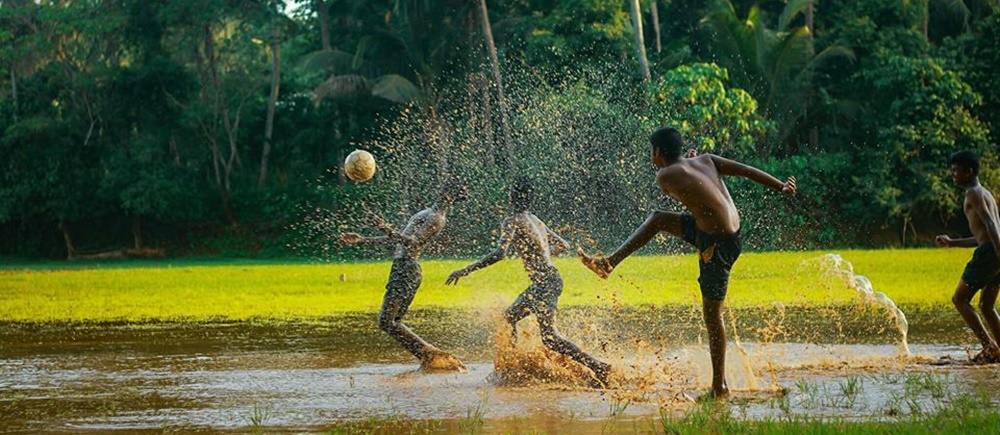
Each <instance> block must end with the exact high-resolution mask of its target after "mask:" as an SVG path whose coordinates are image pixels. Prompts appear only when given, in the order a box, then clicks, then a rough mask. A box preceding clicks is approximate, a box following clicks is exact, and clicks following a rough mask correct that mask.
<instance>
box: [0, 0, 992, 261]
mask: <svg viewBox="0 0 1000 435" xmlns="http://www.w3.org/2000/svg"><path fill="white" fill-rule="evenodd" d="M996 7H997V2H995V1H987V0H965V1H961V0H923V1H908V0H898V1H882V0H823V1H816V0H788V1H781V0H758V1H744V0H712V1H708V2H705V1H694V0H671V1H664V0H659V1H654V0H641V1H634V0H630V1H623V0H592V1H586V2H579V1H566V0H498V1H484V0H384V1H369V0H313V1H309V2H305V1H303V2H295V3H286V2H282V1H277V0H274V1H271V0H259V1H235V0H198V1H190V0H172V1H166V0H160V1H139V0H90V1H72V2H71V1H41V2H35V1H30V0H15V1H6V0H5V1H0V168H2V169H0V171H2V173H0V237H2V238H3V240H4V242H3V243H2V244H0V255H14V256H28V257H34V256H37V257H69V258H74V257H81V256H88V255H94V254H100V255H107V256H119V255H125V256H128V255H141V256H146V255H160V254H162V253H166V254H167V255H199V254H218V253H222V254H226V255H253V256H285V255H303V254H304V255H313V254H316V253H329V254H330V255H336V256H340V255H345V254H348V255H353V254H354V251H346V252H345V251H341V250H340V249H339V248H337V247H335V246H332V245H331V243H330V241H331V240H332V236H333V235H334V233H335V232H336V231H339V230H341V229H344V228H347V227H352V228H353V227H358V226H361V227H363V226H362V224H361V223H360V222H356V221H355V220H354V219H353V218H354V217H355V216H359V215H360V213H358V209H357V206H358V205H359V203H361V202H365V203H367V204H368V207H369V208H372V209H377V210H382V211H384V214H386V216H387V218H391V219H392V220H396V221H398V220H401V219H402V218H403V217H405V216H406V215H408V214H409V213H412V212H413V211H415V210H416V209H418V208H419V207H421V206H423V205H427V204H429V202H430V201H432V200H433V194H434V190H435V186H436V184H437V183H438V182H439V181H440V180H441V179H442V177H444V176H446V174H454V175H457V176H460V177H463V179H466V180H468V183H469V184H470V187H471V188H472V190H473V193H474V197H475V198H476V200H475V201H472V202H470V204H467V205H465V206H462V207H459V208H458V209H456V212H455V214H454V216H453V219H452V222H453V224H452V225H451V226H450V227H449V229H448V230H447V232H446V233H445V234H444V235H443V238H442V240H443V241H445V242H448V243H446V244H445V245H444V246H443V247H439V248H438V250H437V251H436V252H437V253H439V254H444V255H458V254H462V255H467V254H472V253H477V252H480V251H481V250H482V246H483V245H484V244H488V243H489V242H490V240H491V239H492V237H493V235H492V233H491V231H492V230H493V229H494V228H495V227H496V225H497V218H498V217H499V216H500V215H501V214H502V207H503V205H504V200H505V191H506V185H507V182H508V181H509V180H510V179H511V178H512V174H513V173H523V172H526V173H528V174H530V175H531V176H532V177H533V178H535V179H536V180H537V181H538V182H539V183H538V184H539V185H540V186H541V187H540V189H539V191H538V193H539V196H540V201H539V206H538V207H537V208H538V209H537V210H536V211H537V212H538V214H539V215H542V216H543V217H545V218H547V219H551V220H552V221H553V222H552V224H553V225H554V226H556V227H560V226H561V227H563V228H564V230H565V231H567V232H569V233H570V234H571V235H573V236H574V237H575V238H576V239H577V241H581V242H582V241H585V239H587V238H588V237H591V236H593V237H597V238H598V240H601V247H602V248H605V249H607V248H610V247H611V246H607V245H605V243H607V244H611V243H613V242H614V241H616V240H618V239H620V238H621V237H623V236H624V235H625V232H627V231H628V229H629V228H631V227H632V226H634V225H635V224H636V223H637V222H638V221H639V220H640V219H642V217H643V215H644V214H645V212H646V211H647V210H649V209H650V208H651V207H655V206H658V205H659V206H666V207H675V206H676V205H674V204H670V203H665V202H663V201H662V198H660V196H659V195H658V193H657V191H656V190H655V189H654V188H653V186H652V176H651V171H650V164H649V163H648V161H647V160H648V159H647V157H646V156H647V146H646V142H645V138H646V136H647V135H648V133H649V132H650V131H651V130H652V129H653V128H655V127H656V126H659V125H663V124H673V125H677V126H680V127H681V128H682V129H683V130H684V132H685V134H686V135H687V137H688V138H689V140H690V141H691V144H692V146H695V147H697V148H699V149H700V150H702V151H703V152H715V153H719V154H723V155H727V156H730V157H735V158H739V159H745V160H749V161H751V162H752V163H755V164H757V165H760V166H762V167H765V168H767V169H769V170H772V171H773V172H775V173H778V174H781V175H792V174H794V175H796V176H798V177H799V179H800V185H801V194H800V195H798V196H797V197H795V198H793V199H786V200H775V199H773V198H772V199H768V200H766V201H760V200H759V196H760V195H761V194H763V193H764V192H762V191H760V190H759V189H756V188H755V187H752V186H749V185H746V184H745V183H738V182H737V183H734V184H733V185H731V189H732V190H733V193H734V196H735V197H736V200H737V203H738V204H739V205H740V206H741V207H742V208H743V209H744V218H745V224H744V225H745V226H746V228H747V230H748V232H749V233H750V244H751V246H753V247H756V248H761V249H774V248H802V247H830V246H837V247H844V246H887V245H892V246H899V245H912V244H915V243H916V244H919V243H926V242H927V240H928V237H929V236H931V235H933V233H934V232H936V231H939V230H942V229H944V228H948V227H950V228H951V229H952V230H953V231H961V229H962V228H963V222H962V217H961V213H960V207H959V205H958V204H959V203H958V201H959V200H960V197H959V193H960V192H959V191H958V190H956V189H955V188H954V187H953V186H951V183H950V180H949V179H948V178H947V166H946V160H947V156H948V155H949V154H950V153H952V152H953V151H955V150H957V149H963V148H964V149H973V150H976V151H978V152H980V153H982V154H983V155H984V156H985V157H986V158H985V161H984V164H985V166H986V169H985V171H984V175H983V178H984V181H985V182H986V184H987V186H988V187H996V186H998V184H997V183H994V181H995V180H998V176H997V175H996V174H997V172H996V171H995V170H993V168H992V167H993V166H995V163H996V161H997V159H996V155H997V153H996V146H995V145H994V144H995V143H996V141H995V139H996V137H995V135H996V133H997V132H1000V87H998V86H996V84H997V82H998V81H1000V78H998V77H1000V76H998V75H997V74H995V72H994V71H993V67H994V65H998V64H1000V17H998V15H997V14H996V12H995V11H996ZM636 29H641V34H637V32H636ZM638 44H642V45H638ZM643 57H645V58H643ZM355 148H368V149H372V150H373V151H375V152H376V155H377V156H378V158H379V163H380V165H381V169H380V172H379V174H378V175H377V176H376V179H375V180H374V181H373V182H370V183H367V184H361V185H358V184H353V183H350V182H347V181H346V180H345V179H344V178H343V176H342V175H341V173H340V168H339V167H338V165H339V164H340V162H342V160H343V158H344V156H345V155H346V154H347V153H348V152H350V151H351V150H353V149H355ZM123 248H127V249H123Z"/></svg>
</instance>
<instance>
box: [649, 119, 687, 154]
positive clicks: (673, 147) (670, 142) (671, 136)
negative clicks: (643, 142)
mask: <svg viewBox="0 0 1000 435" xmlns="http://www.w3.org/2000/svg"><path fill="white" fill-rule="evenodd" d="M649 143H650V144H651V145H653V148H656V149H657V150H659V151H660V154H661V155H662V156H663V157H664V158H667V159H675V158H677V157H680V156H681V150H683V149H684V138H682V137H681V132H679V131H677V129H676V128H673V127H663V128H661V129H659V130H656V131H654V132H653V134H651V135H649Z"/></svg>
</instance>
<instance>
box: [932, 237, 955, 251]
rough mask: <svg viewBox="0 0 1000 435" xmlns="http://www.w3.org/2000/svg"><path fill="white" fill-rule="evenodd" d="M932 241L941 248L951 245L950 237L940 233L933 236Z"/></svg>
mask: <svg viewBox="0 0 1000 435" xmlns="http://www.w3.org/2000/svg"><path fill="white" fill-rule="evenodd" d="M934 243H936V244H937V245H938V246H940V247H942V248H947V247H950V246H951V237H948V236H946V235H944V234H942V235H940V236H937V237H935V238H934Z"/></svg>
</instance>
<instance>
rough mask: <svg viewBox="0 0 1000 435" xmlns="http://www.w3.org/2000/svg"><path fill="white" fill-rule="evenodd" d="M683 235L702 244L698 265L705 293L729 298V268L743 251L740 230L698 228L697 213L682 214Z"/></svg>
mask: <svg viewBox="0 0 1000 435" xmlns="http://www.w3.org/2000/svg"><path fill="white" fill-rule="evenodd" d="M681 231H683V234H684V236H683V238H684V241H685V242H688V243H690V244H692V245H694V246H695V247H696V248H698V269H699V270H700V271H701V276H699V277H698V283H699V284H701V297H702V298H708V299H712V300H715V301H722V300H725V299H726V290H727V289H728V288H729V271H730V270H731V269H732V268H733V264H735V263H736V260H737V259H738V258H740V253H741V252H743V241H742V240H740V232H739V231H737V232H736V233H735V234H709V233H706V232H704V231H701V230H699V229H698V225H697V223H695V220H694V215H692V214H690V213H684V214H681Z"/></svg>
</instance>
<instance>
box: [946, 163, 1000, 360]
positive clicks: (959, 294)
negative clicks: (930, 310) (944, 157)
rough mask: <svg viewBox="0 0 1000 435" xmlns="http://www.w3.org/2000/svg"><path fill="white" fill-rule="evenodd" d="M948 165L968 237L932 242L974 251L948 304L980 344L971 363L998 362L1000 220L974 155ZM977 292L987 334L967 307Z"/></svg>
mask: <svg viewBox="0 0 1000 435" xmlns="http://www.w3.org/2000/svg"><path fill="white" fill-rule="evenodd" d="M949 163H950V164H951V178H952V180H954V182H955V184H957V185H958V186H960V187H962V188H963V189H965V205H964V207H963V208H964V209H965V217H966V218H968V220H969V229H970V230H972V237H966V238H962V239H952V238H951V237H948V236H947V235H940V236H937V237H936V238H935V241H936V242H937V244H938V246H942V247H949V246H956V247H964V248H976V250H975V252H973V254H972V260H970V261H969V263H968V264H966V265H965V271H964V272H962V278H961V279H960V280H959V281H958V287H956V288H955V294H954V295H952V297H951V302H952V303H953V304H955V308H956V309H957V310H958V313H959V314H961V315H962V319H964V320H965V323H966V324H967V325H969V328H971V329H972V332H973V333H975V334H976V338H978V339H979V342H980V343H982V345H983V350H982V351H981V352H979V354H977V355H976V356H974V357H972V362H973V363H979V364H989V363H1000V348H998V347H997V340H1000V317H997V311H996V308H995V304H996V301H997V287H998V285H1000V250H998V249H997V247H1000V229H998V225H1000V219H998V217H997V202H996V200H995V199H993V194H992V193H990V191H989V190H986V188H985V187H983V185H982V184H979V158H978V157H976V155H975V154H973V153H972V152H970V151H959V152H957V153H955V154H952V156H951V159H950V160H949ZM980 289H982V291H983V293H982V294H981V295H980V296H979V310H980V311H981V312H982V313H983V318H984V319H986V324H987V325H989V329H990V331H989V332H987V331H986V328H984V327H983V322H982V321H981V320H980V319H979V316H978V315H977V314H976V310H975V309H973V308H972V304H971V302H972V297H973V296H975V295H976V292H978V291H979V290H980ZM990 334H992V337H991V336H990Z"/></svg>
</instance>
